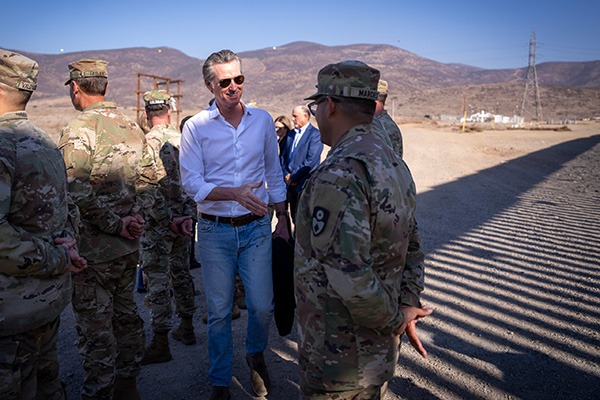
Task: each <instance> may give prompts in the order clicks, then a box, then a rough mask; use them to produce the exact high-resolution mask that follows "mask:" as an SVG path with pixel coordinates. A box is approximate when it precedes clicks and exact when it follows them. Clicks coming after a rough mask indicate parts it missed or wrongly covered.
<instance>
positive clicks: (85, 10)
mask: <svg viewBox="0 0 600 400" xmlns="http://www.w3.org/2000/svg"><path fill="white" fill-rule="evenodd" d="M1 8H2V23H1V24H0V47H3V48H11V49H16V50H23V51H29V52H34V53H44V54H57V53H60V52H61V51H63V52H65V53H69V52H74V51H85V50H100V49H118V48H127V47H161V46H167V47H172V48H176V49H179V50H181V51H183V52H184V53H186V54H187V55H189V56H192V57H197V58H201V59H204V58H206V57H207V56H208V55H209V54H210V53H212V52H213V51H217V50H221V49H223V48H229V49H231V50H233V51H236V52H241V51H247V50H257V49H262V48H266V47H273V46H281V45H284V44H287V43H290V42H294V41H311V42H316V43H320V44H324V45H345V44H357V43H372V44H388V45H392V46H397V47H400V48H402V49H405V50H408V51H410V52H413V53H415V54H417V55H419V56H422V57H426V58H429V59H432V60H435V61H439V62H443V63H463V64H468V65H472V66H477V67H483V68H517V67H526V66H527V63H528V51H529V39H530V36H531V31H532V29H535V31H536V36H537V42H538V45H537V62H538V63H542V62H546V61H591V60H600V19H599V18H600V1H599V0H570V1H560V0H546V1H538V0H495V1H494V0H487V1H486V0H480V1H476V0H470V1H468V0H422V1H419V0H384V1H377V0H371V1H365V0H345V1H328V0H318V1H313V0H304V1H296V2H288V1H285V0H280V1H273V0H265V1H261V0H258V1H250V0H246V1H238V0H229V1H227V0H225V1H203V0H191V1H178V0H171V1H155V0H148V1H136V0H120V1H115V0H103V1H64V0H55V1H52V0H50V1H43V0H41V1H39V2H29V1H5V2H3V5H2V7H1Z"/></svg>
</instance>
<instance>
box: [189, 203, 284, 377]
mask: <svg viewBox="0 0 600 400" xmlns="http://www.w3.org/2000/svg"><path fill="white" fill-rule="evenodd" d="M197 250H198V251H197V255H198V257H199V259H200V264H201V265H202V267H201V270H202V279H203V280H204V294H205V296H206V302H207V305H208V328H207V329H208V356H209V360H210V367H209V370H208V377H209V379H210V381H211V383H212V384H213V385H214V386H229V384H230V382H231V376H232V364H233V337H232V333H231V308H232V306H233V291H234V281H235V275H236V273H239V275H240V277H241V278H242V282H244V287H245V289H246V305H247V307H248V327H247V330H246V353H248V354H256V353H260V352H262V351H264V350H265V349H266V348H267V344H268V339H269V328H270V325H271V320H272V318H273V277H272V272H271V268H272V267H271V222H270V219H269V216H268V215H267V216H265V217H263V218H261V219H259V220H256V221H253V222H251V223H249V224H247V225H244V226H238V227H233V226H231V225H229V224H223V223H220V222H213V221H209V220H206V219H202V218H200V219H199V220H198V243H197Z"/></svg>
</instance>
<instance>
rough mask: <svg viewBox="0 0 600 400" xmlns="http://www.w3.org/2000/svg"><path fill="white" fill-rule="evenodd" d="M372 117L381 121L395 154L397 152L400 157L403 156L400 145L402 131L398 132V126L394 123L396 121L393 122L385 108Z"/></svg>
mask: <svg viewBox="0 0 600 400" xmlns="http://www.w3.org/2000/svg"><path fill="white" fill-rule="evenodd" d="M374 119H376V120H378V121H379V122H381V126H382V127H383V129H384V130H385V132H386V133H387V134H388V136H389V138H390V141H391V143H392V148H393V149H394V151H395V152H396V154H398V155H399V156H400V158H402V157H403V156H404V149H403V147H402V132H400V128H399V127H398V125H396V123H395V122H394V120H393V119H392V117H390V115H389V114H388V112H387V111H386V110H383V112H382V113H381V114H380V115H379V116H378V117H375V118H374Z"/></svg>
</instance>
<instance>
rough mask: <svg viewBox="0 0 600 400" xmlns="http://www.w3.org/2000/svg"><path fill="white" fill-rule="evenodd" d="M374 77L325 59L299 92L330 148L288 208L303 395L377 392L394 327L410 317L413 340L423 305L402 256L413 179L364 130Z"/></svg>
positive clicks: (387, 373) (417, 267) (398, 329)
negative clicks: (313, 84) (311, 86)
mask: <svg viewBox="0 0 600 400" xmlns="http://www.w3.org/2000/svg"><path fill="white" fill-rule="evenodd" d="M378 80H379V71H377V70H376V69H373V68H371V67H369V66H368V65H366V64H364V63H362V62H360V61H344V62H341V63H338V64H330V65H327V66H326V67H324V68H323V69H321V71H319V75H318V85H317V93H316V94H314V95H313V96H311V97H309V98H308V99H311V100H314V101H313V102H312V103H311V104H309V107H310V108H311V112H312V113H313V115H315V116H316V119H317V122H318V123H319V128H320V130H321V138H322V140H323V142H324V143H325V144H327V145H329V146H331V151H330V152H329V154H328V156H327V158H326V159H325V160H324V161H323V163H322V164H321V165H320V166H319V167H318V168H317V169H316V170H315V172H314V173H313V175H312V177H311V178H310V180H309V181H308V182H307V184H306V186H305V189H304V193H303V195H302V197H301V199H300V205H299V209H298V216H297V219H298V224H297V228H296V229H297V230H296V250H295V260H294V266H295V268H294V274H295V285H296V301H297V306H298V317H299V318H298V329H299V337H300V343H299V357H300V358H299V365H300V388H301V392H302V398H303V399H380V398H382V397H383V395H384V392H385V387H386V385H387V381H388V380H389V379H390V378H391V377H392V375H393V373H394V367H395V364H396V361H397V358H398V348H399V347H398V346H399V343H400V336H399V335H400V334H402V333H403V332H404V331H405V329H406V328H407V326H408V325H409V324H410V325H411V328H410V329H409V330H407V334H409V338H410V339H411V341H412V342H413V343H415V341H416V342H418V337H417V336H416V332H415V330H414V321H415V320H416V319H418V318H421V317H424V316H426V315H429V314H430V313H431V310H429V309H428V308H426V307H422V306H421V304H420V293H421V291H422V290H423V279H424V271H423V268H422V265H423V264H422V263H420V262H411V261H410V260H409V261H408V262H407V252H408V250H409V246H411V242H412V241H413V232H414V231H413V230H414V228H415V219H414V212H415V201H416V192H415V186H414V182H413V180H412V176H411V174H410V172H409V170H408V168H407V167H406V165H405V164H404V162H403V161H402V160H401V159H400V158H399V157H398V156H397V155H395V154H394V152H393V150H392V149H391V148H390V147H389V146H387V145H385V144H384V142H382V141H381V140H380V139H379V138H377V137H376V136H375V135H374V134H372V133H371V121H372V118H373V112H374V110H375V100H376V99H377V82H378ZM315 108H316V111H315ZM418 345H419V346H420V348H422V346H421V345H420V342H419V343H418ZM423 351H424V349H423Z"/></svg>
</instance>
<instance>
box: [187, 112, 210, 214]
mask: <svg viewBox="0 0 600 400" xmlns="http://www.w3.org/2000/svg"><path fill="white" fill-rule="evenodd" d="M190 127H191V128H190ZM193 128H194V124H193V121H188V123H186V124H185V127H184V128H183V132H182V133H181V145H180V152H179V165H180V169H181V183H182V185H183V188H184V189H185V191H186V193H187V194H188V196H190V197H191V198H192V199H194V201H195V202H196V203H198V202H201V201H203V200H204V199H206V197H207V196H208V195H209V193H210V192H211V191H212V190H213V189H214V188H216V187H217V185H215V184H214V183H208V182H206V180H205V178H204V155H203V152H202V147H201V145H200V143H197V142H196V141H195V140H194V135H193Z"/></svg>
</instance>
